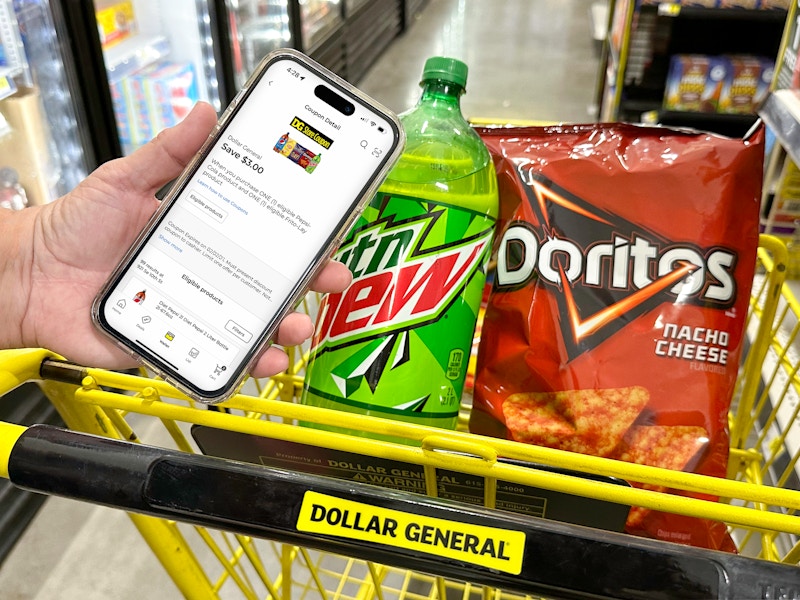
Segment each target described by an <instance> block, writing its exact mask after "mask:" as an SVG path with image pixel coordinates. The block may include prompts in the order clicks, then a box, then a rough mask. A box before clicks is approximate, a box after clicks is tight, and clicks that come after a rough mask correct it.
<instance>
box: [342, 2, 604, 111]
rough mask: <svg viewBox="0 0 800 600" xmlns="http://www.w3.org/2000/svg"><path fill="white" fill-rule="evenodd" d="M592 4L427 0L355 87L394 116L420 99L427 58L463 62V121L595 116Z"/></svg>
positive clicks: (595, 77) (595, 75) (594, 54)
mask: <svg viewBox="0 0 800 600" xmlns="http://www.w3.org/2000/svg"><path fill="white" fill-rule="evenodd" d="M593 3H595V2H593V0H478V1H476V0H470V1H469V2H467V0H429V1H428V3H427V5H426V7H425V9H424V11H423V12H422V14H421V15H420V18H419V19H418V21H417V22H415V23H414V24H413V25H412V27H411V28H410V30H409V31H408V32H407V33H405V34H404V35H402V36H401V37H399V38H398V39H397V40H396V41H395V42H394V43H393V44H392V45H391V46H390V47H389V48H388V49H387V51H386V52H385V53H384V54H383V55H382V56H381V57H380V59H379V60H378V61H377V62H376V64H375V65H374V66H373V67H372V68H371V69H370V70H369V71H368V72H367V74H366V75H365V76H364V78H363V79H362V80H361V81H359V82H356V84H357V85H358V86H359V87H360V88H361V89H362V90H364V91H365V92H366V93H367V94H370V95H371V96H373V97H374V98H375V99H377V100H378V101H380V102H383V103H384V104H386V106H388V107H389V108H391V109H392V110H395V111H397V112H401V111H403V110H405V109H407V108H410V107H411V106H413V105H414V104H415V103H416V101H417V99H418V97H419V91H420V90H419V85H418V84H419V77H420V74H421V73H422V67H423V65H424V63H425V59H426V58H428V57H429V56H435V55H444V56H450V57H453V58H458V59H461V60H463V61H464V62H466V63H467V66H468V67H469V76H468V80H467V93H466V95H465V96H464V98H463V101H462V109H463V111H464V114H465V115H466V116H467V117H468V118H482V119H486V118H488V119H498V120H501V121H502V120H526V121H530V120H535V121H559V122H573V123H575V122H585V121H591V120H593V118H594V108H593V103H594V101H595V98H594V96H595V82H596V80H597V65H598V62H597V60H598V56H597V48H596V47H595V43H594V41H593V40H592V26H591V22H590V10H591V6H592V4H593Z"/></svg>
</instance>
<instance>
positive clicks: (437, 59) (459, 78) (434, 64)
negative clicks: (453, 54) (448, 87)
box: [422, 56, 467, 88]
mask: <svg viewBox="0 0 800 600" xmlns="http://www.w3.org/2000/svg"><path fill="white" fill-rule="evenodd" d="M431 79H441V80H443V81H447V82H449V83H454V84H456V85H460V86H461V87H462V88H465V87H467V65H466V64H464V63H463V62H461V61H460V60H457V59H455V58H445V57H444V56H432V57H431V58H429V59H428V60H426V61H425V68H424V69H423V70H422V82H423V83H424V82H425V81H429V80H431Z"/></svg>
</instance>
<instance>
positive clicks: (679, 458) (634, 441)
mask: <svg viewBox="0 0 800 600" xmlns="http://www.w3.org/2000/svg"><path fill="white" fill-rule="evenodd" d="M707 444H708V432H707V431H706V430H705V429H703V428H702V427H696V426H693V425H673V426H667V425H664V426H659V425H652V426H642V427H638V426H637V427H632V428H631V430H630V431H629V432H628V433H627V435H625V438H624V439H623V441H622V444H621V445H620V448H619V453H618V454H617V455H616V456H615V457H614V458H618V459H620V460H624V461H627V462H632V463H637V464H640V465H650V466H651V467H661V468H663V469H672V470H673V471H684V470H687V469H689V470H691V463H692V462H694V460H696V459H698V458H699V457H700V453H701V451H702V449H703V448H704V447H705V446H706V445H707ZM637 487H641V488H643V489H646V490H655V491H659V492H664V491H666V489H667V488H665V487H662V486H656V485H649V484H644V485H637ZM648 512H650V511H649V509H646V508H642V507H640V506H634V507H633V508H632V509H631V512H630V514H629V515H628V522H627V526H628V527H635V526H638V525H640V524H641V523H642V521H643V519H644V518H645V516H646V515H647V513H648Z"/></svg>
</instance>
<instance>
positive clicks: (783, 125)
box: [758, 90, 800, 164]
mask: <svg viewBox="0 0 800 600" xmlns="http://www.w3.org/2000/svg"><path fill="white" fill-rule="evenodd" d="M758 114H759V116H760V117H761V118H762V119H764V122H765V123H766V124H767V126H768V127H769V128H770V129H771V130H772V132H773V133H774V134H775V137H776V139H777V141H778V143H779V144H780V145H781V146H783V148H784V149H785V150H786V152H787V153H788V154H789V156H790V157H791V158H792V160H793V161H794V162H795V164H800V94H799V93H798V91H797V90H776V91H774V92H772V93H771V94H770V95H769V96H768V97H767V99H766V100H765V101H764V103H763V104H762V105H761V108H760V109H759V111H758Z"/></svg>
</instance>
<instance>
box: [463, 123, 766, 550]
mask: <svg viewBox="0 0 800 600" xmlns="http://www.w3.org/2000/svg"><path fill="white" fill-rule="evenodd" d="M478 131H479V133H480V135H481V137H482V138H483V140H484V142H486V144H487V146H488V147H489V149H490V151H491V152H492V155H493V157H494V160H495V165H496V167H497V173H498V181H499V184H500V197H501V222H500V224H499V227H500V229H498V236H497V239H498V242H497V244H498V245H497V249H496V250H497V268H496V271H495V278H494V286H493V289H492V292H491V294H490V297H489V301H488V306H487V309H486V315H485V319H484V322H483V329H482V334H481V341H480V346H479V350H478V358H477V367H476V381H475V389H474V398H473V408H472V413H471V417H470V431H472V432H473V433H478V434H483V435H491V436H495V437H503V438H508V439H514V440H517V441H520V442H524V443H532V444H539V445H545V446H549V447H553V448H560V449H563V450H569V451H573V452H582V453H586V454H593V455H598V456H605V457H609V458H615V459H618V460H626V461H630V462H637V463H642V464H649V465H653V466H659V467H662V468H668V469H678V470H685V471H691V472H695V473H702V474H705V475H712V476H718V477H724V476H725V474H726V466H727V461H728V444H729V440H728V429H727V414H728V408H729V405H730V402H731V397H732V395H733V389H734V384H735V380H736V376H737V371H738V365H739V357H740V353H741V349H742V343H743V330H744V324H745V318H746V315H747V308H748V301H749V295H750V288H751V284H752V279H753V274H754V273H753V272H754V265H755V256H756V250H757V245H758V214H759V204H760V197H761V185H762V170H763V161H764V129H763V126H761V125H759V126H757V127H755V128H754V130H753V131H751V132H750V133H749V135H748V136H746V137H745V139H734V138H726V137H721V136H717V135H713V134H708V133H702V132H698V131H691V130H677V129H669V128H665V127H647V126H638V125H628V124H616V123H614V124H592V125H574V126H552V127H531V128H480V129H479V130H478ZM634 485H636V484H634ZM675 493H683V492H675ZM700 497H706V498H708V497H709V496H700ZM626 529H627V531H628V532H629V533H634V534H639V535H644V536H647V537H653V538H660V539H665V540H668V541H673V542H679V543H684V544H691V545H695V546H701V547H707V548H717V549H725V550H731V551H733V550H735V547H734V546H733V544H732V542H731V541H730V539H729V537H728V535H727V533H726V528H725V525H724V524H722V523H717V522H711V521H705V520H700V519H697V518H694V517H685V516H679V515H673V514H667V513H662V512H658V511H651V510H646V509H642V508H638V507H635V508H634V509H632V510H631V513H630V516H629V518H628V522H627V526H626Z"/></svg>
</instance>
